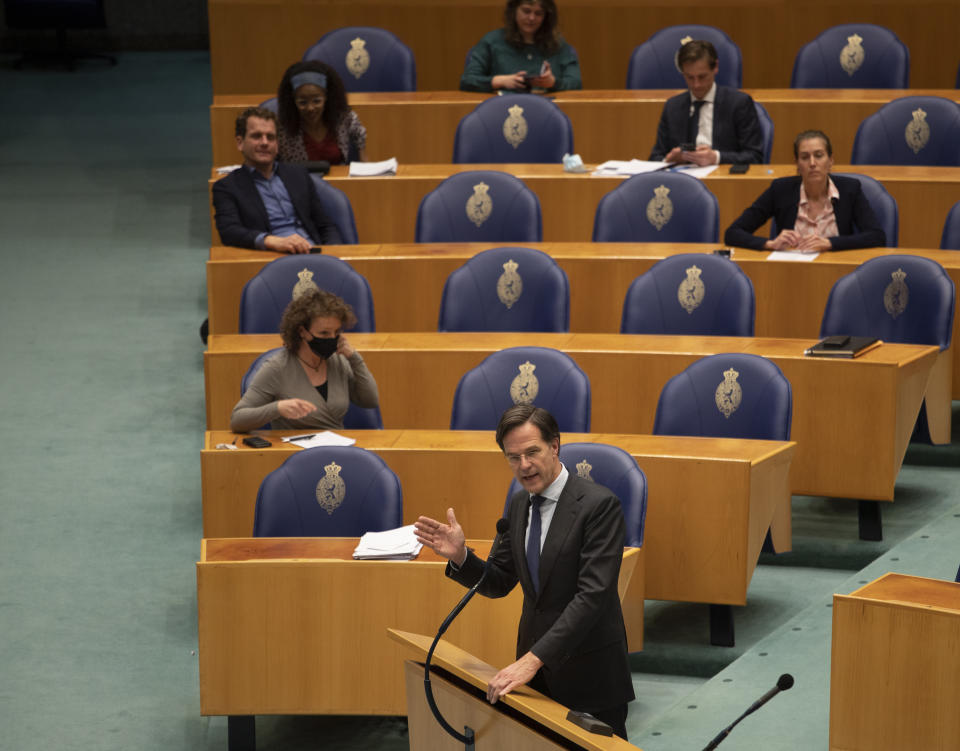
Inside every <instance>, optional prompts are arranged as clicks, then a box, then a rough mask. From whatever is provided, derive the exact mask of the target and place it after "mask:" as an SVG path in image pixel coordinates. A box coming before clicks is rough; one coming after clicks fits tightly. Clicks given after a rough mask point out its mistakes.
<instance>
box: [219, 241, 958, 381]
mask: <svg viewBox="0 0 960 751" xmlns="http://www.w3.org/2000/svg"><path fill="white" fill-rule="evenodd" d="M525 245H527V246H528V247H532V248H537V249H539V250H542V251H544V252H545V253H548V254H549V255H550V256H551V257H552V258H553V259H554V260H556V262H557V263H558V264H559V265H560V267H561V268H562V269H563V270H564V271H565V272H566V274H567V276H568V277H569V279H570V330H571V331H573V332H576V333H590V332H598V333H606V334H614V333H617V332H618V331H619V330H620V317H621V313H622V310H623V301H624V298H625V297H626V294H627V289H628V288H629V286H630V283H631V282H632V281H633V280H634V279H635V278H636V277H638V276H640V274H642V273H644V272H645V271H647V270H648V269H649V268H650V267H651V266H653V264H654V263H656V262H657V261H659V260H661V259H663V258H666V257H667V256H671V255H674V254H677V253H709V252H711V251H712V250H713V249H714V245H712V244H702V245H701V244H694V243H689V244H673V245H671V244H669V243H525ZM507 246H508V244H506V243H501V244H484V243H451V244H429V243H424V244H416V243H399V244H384V245H341V246H328V247H327V248H324V252H325V253H327V254H328V255H333V256H336V257H338V258H342V259H344V260H345V261H348V262H349V263H350V265H351V266H353V267H354V268H355V269H356V270H357V271H358V272H359V273H361V274H362V275H363V276H364V277H366V279H367V281H369V282H370V288H371V290H372V291H373V299H374V305H375V307H376V311H377V326H378V328H379V330H380V331H382V332H389V331H435V330H436V328H437V318H438V314H439V311H440V298H441V294H442V292H443V285H444V283H445V282H446V280H447V276H449V274H450V273H451V272H453V271H454V270H455V269H457V268H459V267H460V266H461V265H463V264H464V263H466V262H467V260H469V259H470V258H472V257H473V256H474V255H475V254H476V253H478V252H480V251H482V250H487V249H488V248H494V247H507ZM893 253H905V254H908V255H916V256H922V257H924V258H929V259H931V260H934V261H936V262H937V263H939V264H940V265H941V266H943V267H944V269H946V271H947V273H948V274H949V275H950V278H951V279H952V280H953V283H954V286H955V287H956V290H957V294H958V297H960V253H958V252H956V251H953V250H924V249H913V248H871V249H869V250H849V251H845V252H843V253H821V254H820V256H819V257H818V258H817V259H816V260H815V261H813V262H808V263H783V262H767V257H768V256H769V253H768V252H767V251H755V250H743V249H736V250H734V252H733V256H732V257H733V260H734V262H736V264H737V265H738V266H739V267H740V268H741V269H743V271H744V273H746V274H747V276H749V277H750V280H751V281H752V282H753V289H754V293H755V295H756V310H757V315H756V334H757V335H758V336H770V337H789V338H795V339H809V338H813V337H817V336H819V332H820V321H821V319H822V317H823V311H824V308H825V307H826V304H827V296H828V295H829V294H830V289H831V288H832V287H833V285H834V283H835V282H836V281H837V280H838V279H839V278H840V277H842V276H845V275H846V274H849V273H851V272H852V271H853V270H854V269H856V268H857V266H859V265H860V264H861V263H863V262H864V261H867V260H869V259H871V258H876V257H877V256H881V255H890V254H893ZM281 255H282V254H280V253H273V252H271V251H258V250H243V249H240V248H227V247H223V246H215V247H213V248H211V249H210V260H209V261H208V262H207V305H208V310H209V315H210V333H212V334H235V333H237V329H238V325H239V323H238V319H239V310H240V295H241V292H242V291H243V285H244V284H246V283H247V282H248V281H249V280H250V279H252V278H253V277H254V276H255V275H256V273H257V272H258V271H260V269H262V268H263V267H264V266H265V265H266V264H267V263H269V262H270V261H272V260H274V259H275V258H279V257H280V256H281ZM601 290H602V294H598V292H599V291H601ZM956 307H957V310H960V299H958V301H957V305H956ZM953 339H954V341H958V342H960V315H957V316H954V319H953ZM951 350H952V351H953V366H952V369H953V386H952V389H951V393H952V395H953V398H954V399H960V362H958V358H960V347H951Z"/></svg>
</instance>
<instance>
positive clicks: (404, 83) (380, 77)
mask: <svg viewBox="0 0 960 751" xmlns="http://www.w3.org/2000/svg"><path fill="white" fill-rule="evenodd" d="M303 59H304V60H320V61H322V62H325V63H326V64H327V65H330V66H332V67H333V68H334V69H335V70H336V71H337V73H338V74H339V75H340V78H341V79H342V80H343V85H344V87H345V88H346V90H347V91H348V92H357V91H416V90H417V65H416V61H415V60H414V58H413V52H412V51H411V50H410V48H409V47H407V45H405V44H404V43H403V42H401V41H400V38H399V37H398V36H397V35H396V34H394V33H393V32H391V31H387V30H386V29H380V28H377V27H375V26H345V27H344V28H342V29H335V30H333V31H330V32H328V33H326V34H324V35H323V36H322V37H320V39H319V40H318V41H317V42H316V43H315V44H314V45H312V46H311V47H309V48H308V49H307V51H306V52H304V53H303Z"/></svg>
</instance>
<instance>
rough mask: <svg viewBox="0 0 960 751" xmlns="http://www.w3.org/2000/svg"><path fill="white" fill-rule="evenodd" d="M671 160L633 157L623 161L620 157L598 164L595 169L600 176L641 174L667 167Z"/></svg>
mask: <svg viewBox="0 0 960 751" xmlns="http://www.w3.org/2000/svg"><path fill="white" fill-rule="evenodd" d="M669 166H670V163H669V162H645V161H643V160H642V159H631V160H630V161H629V162H623V161H620V160H618V159H609V160H607V161H606V162H604V163H603V164H599V165H597V168H596V169H595V170H594V171H593V174H594V175H597V176H598V177H616V176H624V177H626V176H629V175H640V174H642V173H644V172H657V171H658V170H663V169H667V167H669Z"/></svg>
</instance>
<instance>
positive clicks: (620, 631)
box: [447, 475, 634, 712]
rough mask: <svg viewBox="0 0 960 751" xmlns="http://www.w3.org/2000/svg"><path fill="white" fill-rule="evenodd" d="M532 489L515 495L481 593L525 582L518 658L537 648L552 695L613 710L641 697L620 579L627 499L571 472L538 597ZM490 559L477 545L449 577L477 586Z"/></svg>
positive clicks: (573, 704) (582, 706) (576, 705)
mask: <svg viewBox="0 0 960 751" xmlns="http://www.w3.org/2000/svg"><path fill="white" fill-rule="evenodd" d="M529 497H530V496H529V494H528V493H527V492H526V491H520V492H519V493H517V494H516V495H514V496H513V498H512V499H511V500H510V508H509V511H508V512H507V520H508V521H509V524H510V528H509V530H508V531H507V532H505V533H504V535H503V538H502V541H501V545H500V550H499V552H498V554H497V556H496V558H495V559H494V561H493V562H492V565H491V570H490V573H489V574H487V578H486V579H485V580H484V582H483V584H482V585H481V586H480V589H479V592H480V594H482V595H486V596H487V597H503V596H505V595H507V594H508V593H509V592H510V591H511V590H512V589H513V588H514V586H515V585H516V584H517V582H518V581H519V582H520V586H521V587H522V588H523V611H522V613H521V615H520V626H519V629H518V633H517V657H518V658H519V657H521V656H522V655H524V654H525V653H526V652H528V651H532V652H533V653H534V654H535V655H536V656H537V657H539V658H540V659H541V660H543V663H544V666H543V668H541V670H540V673H541V675H542V678H543V680H544V682H545V683H546V685H547V687H548V688H549V691H548V693H549V694H550V696H551V697H552V698H553V699H555V700H556V701H558V702H560V703H561V704H563V705H565V706H567V707H569V708H571V709H576V710H580V711H586V712H591V711H602V710H607V709H613V708H615V707H618V706H620V705H622V704H625V703H626V702H628V701H631V700H632V699H633V698H634V693H633V683H632V681H631V678H630V665H629V663H628V660H627V637H626V631H625V629H624V625H623V612H622V611H621V609H620V598H619V595H618V593H617V578H618V576H619V574H620V563H621V561H622V560H623V544H624V539H625V526H624V521H623V511H622V510H621V508H620V501H619V500H618V499H617V497H616V496H615V495H613V493H611V492H610V491H609V490H608V489H607V488H605V487H603V486H602V485H597V484H595V483H593V482H590V481H589V480H582V479H580V478H579V477H576V476H574V475H570V476H569V478H568V479H567V484H566V485H565V486H564V488H563V492H562V493H561V494H560V498H559V500H558V501H557V507H556V509H555V511H554V515H553V520H552V521H551V523H550V529H549V530H548V532H547V538H546V540H545V541H544V544H543V551H542V552H541V557H540V585H541V592H540V595H539V597H538V596H537V595H536V593H535V592H534V591H533V584H532V582H531V580H530V572H529V570H528V568H527V559H526V551H525V546H524V537H525V535H526V529H527V513H528V509H529V507H530V503H529ZM482 572H483V561H482V560H480V559H479V558H478V557H477V556H476V555H474V554H473V552H472V551H471V552H470V554H469V555H468V556H467V559H466V561H464V564H463V566H461V567H460V569H459V570H454V568H453V567H452V566H449V565H448V566H447V576H449V577H451V578H453V579H455V580H456V581H458V582H460V583H461V584H463V585H464V586H467V587H470V586H473V585H474V584H475V583H476V582H477V580H478V579H479V578H480V574H481V573H482Z"/></svg>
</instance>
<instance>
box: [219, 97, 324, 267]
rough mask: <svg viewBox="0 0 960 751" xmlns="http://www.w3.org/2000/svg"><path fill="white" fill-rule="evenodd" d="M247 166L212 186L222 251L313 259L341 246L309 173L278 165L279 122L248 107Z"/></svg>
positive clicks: (243, 118) (244, 127)
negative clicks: (321, 249)
mask: <svg viewBox="0 0 960 751" xmlns="http://www.w3.org/2000/svg"><path fill="white" fill-rule="evenodd" d="M236 136H237V149H238V150H239V151H240V153H241V154H243V166H242V167H240V168H239V169H236V170H234V171H233V172H231V173H230V174H229V175H227V176H226V177H224V178H222V179H220V180H217V181H216V182H215V183H214V184H213V206H214V209H215V215H214V221H215V222H216V224H217V231H218V232H219V233H220V240H221V241H222V242H223V244H224V245H235V246H238V247H241V248H259V249H260V250H276V251H279V252H281V253H309V252H310V249H311V248H313V247H315V246H318V245H338V244H340V242H341V240H340V232H339V231H338V230H337V227H336V225H335V224H334V223H333V222H332V221H330V219H329V218H328V217H327V215H326V214H325V213H324V211H323V207H322V206H321V205H320V199H319V197H318V196H317V189H316V187H315V186H314V184H313V179H312V178H311V177H310V173H309V172H307V170H306V169H305V168H304V167H302V166H300V165H296V164H284V163H282V162H278V161H277V116H276V115H275V114H274V113H273V112H271V111H270V110H268V109H263V108H260V107H250V108H249V109H246V110H244V111H243V112H242V113H240V115H239V116H238V117H237V125H236Z"/></svg>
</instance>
